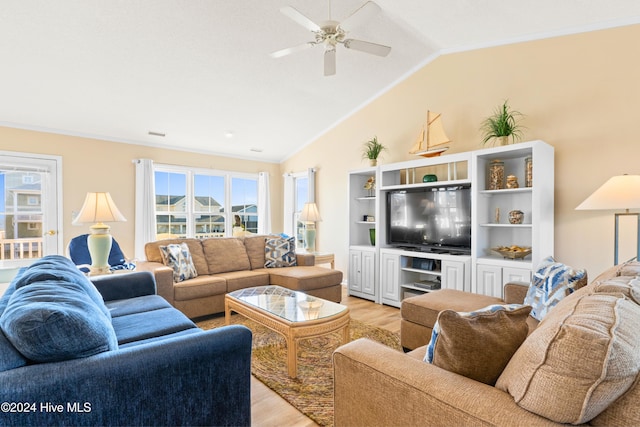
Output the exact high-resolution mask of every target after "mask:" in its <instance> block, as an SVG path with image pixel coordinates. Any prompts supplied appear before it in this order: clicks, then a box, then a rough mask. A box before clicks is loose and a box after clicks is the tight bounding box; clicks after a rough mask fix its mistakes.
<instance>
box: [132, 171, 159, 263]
mask: <svg viewBox="0 0 640 427" xmlns="http://www.w3.org/2000/svg"><path fill="white" fill-rule="evenodd" d="M134 162H135V164H136V223H135V258H136V259H139V260H143V259H146V256H145V254H144V245H145V244H147V243H148V242H152V241H154V240H156V212H155V211H156V191H155V179H154V172H153V160H150V159H138V160H135V161H134Z"/></svg>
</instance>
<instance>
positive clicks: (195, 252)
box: [137, 235, 342, 318]
mask: <svg viewBox="0 0 640 427" xmlns="http://www.w3.org/2000/svg"><path fill="white" fill-rule="evenodd" d="M267 238H270V236H264V235H252V236H246V237H228V238H227V237H225V238H210V239H202V240H200V239H189V238H185V239H166V240H160V241H156V242H151V243H147V245H146V246H145V255H146V261H142V262H139V263H138V265H137V268H138V270H147V271H152V272H153V273H154V275H155V277H156V281H157V286H158V294H159V295H160V296H162V297H164V298H165V299H166V300H167V301H169V303H171V304H172V305H173V306H174V307H176V308H177V309H178V310H180V311H182V312H183V313H184V314H185V315H187V316H188V317H190V318H195V317H200V316H205V315H209V314H215V313H221V312H224V296H225V294H226V293H228V292H232V291H235V290H238V289H243V288H247V287H252V286H265V285H279V286H283V287H285V288H288V289H291V290H295V291H302V292H305V293H308V294H310V295H313V296H316V297H319V298H324V299H327V300H330V301H334V302H340V300H341V298H342V288H341V283H342V272H341V271H338V270H332V269H328V268H325V267H319V266H314V257H313V255H312V254H297V255H296V259H297V266H294V267H281V268H265V242H266V239H267ZM180 243H186V245H187V246H188V247H189V252H190V255H191V258H192V259H193V264H194V266H195V269H196V271H197V277H195V278H192V279H187V280H184V281H181V282H177V283H176V282H174V280H173V269H172V268H170V267H167V266H165V265H164V264H163V260H162V255H161V252H160V246H166V245H169V244H180Z"/></svg>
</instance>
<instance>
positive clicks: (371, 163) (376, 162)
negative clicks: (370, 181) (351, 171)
mask: <svg viewBox="0 0 640 427" xmlns="http://www.w3.org/2000/svg"><path fill="white" fill-rule="evenodd" d="M369 165H370V166H377V165H378V159H369Z"/></svg>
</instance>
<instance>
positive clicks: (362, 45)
mask: <svg viewBox="0 0 640 427" xmlns="http://www.w3.org/2000/svg"><path fill="white" fill-rule="evenodd" d="M344 47H346V48H348V49H353V50H359V51H361V52H366V53H370V54H372V55H378V56H387V55H388V54H389V52H391V48H390V47H389V46H385V45H382V44H377V43H371V42H365V41H363V40H356V39H346V40H345V41H344Z"/></svg>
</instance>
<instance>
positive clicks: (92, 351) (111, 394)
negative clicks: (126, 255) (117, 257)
mask: <svg viewBox="0 0 640 427" xmlns="http://www.w3.org/2000/svg"><path fill="white" fill-rule="evenodd" d="M250 364H251V331H250V330H249V329H247V328H245V327H242V326H227V327H223V328H218V329H215V330H210V331H203V330H201V329H199V328H198V327H197V326H196V325H195V324H194V323H193V322H192V321H191V320H189V319H188V318H187V317H186V316H184V315H183V314H182V313H181V312H180V311H178V310H176V309H175V308H173V307H172V306H171V305H170V304H169V303H167V301H166V300H164V299H163V298H162V297H160V296H158V295H156V286H155V279H154V277H153V275H152V274H151V273H148V272H132V273H125V274H113V275H105V276H99V277H96V278H92V280H89V279H88V278H86V277H85V276H84V275H82V274H81V273H79V272H78V270H77V269H76V267H75V266H74V265H73V263H72V262H71V261H70V260H68V259H67V258H64V257H62V256H48V257H44V258H42V259H40V260H38V261H36V262H34V263H33V264H32V265H31V266H30V267H28V268H25V269H22V270H21V271H20V272H19V273H18V275H17V276H16V278H15V279H14V280H13V281H12V283H11V284H10V286H9V288H8V289H7V291H6V293H5V294H4V295H3V296H2V298H0V425H25V426H26V425H38V426H42V425H56V426H82V425H91V426H97V425H101V426H117V425H127V426H136V425H145V426H151V425H198V426H206V425H215V426H218V425H234V426H241V425H250V423H251V398H250V379H251V370H250V369H251V366H250Z"/></svg>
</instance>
